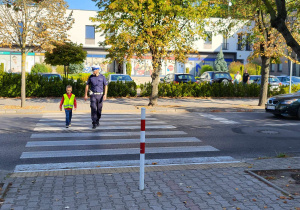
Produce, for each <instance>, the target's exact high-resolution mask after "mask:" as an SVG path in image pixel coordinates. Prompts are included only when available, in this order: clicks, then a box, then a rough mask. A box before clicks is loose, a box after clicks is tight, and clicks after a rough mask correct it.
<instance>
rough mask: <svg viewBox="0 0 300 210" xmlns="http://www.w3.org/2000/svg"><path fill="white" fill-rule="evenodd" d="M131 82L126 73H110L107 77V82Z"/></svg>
mask: <svg viewBox="0 0 300 210" xmlns="http://www.w3.org/2000/svg"><path fill="white" fill-rule="evenodd" d="M117 81H120V82H123V83H125V82H131V81H133V80H132V78H131V77H130V76H129V75H127V74H110V75H109V78H108V82H117Z"/></svg>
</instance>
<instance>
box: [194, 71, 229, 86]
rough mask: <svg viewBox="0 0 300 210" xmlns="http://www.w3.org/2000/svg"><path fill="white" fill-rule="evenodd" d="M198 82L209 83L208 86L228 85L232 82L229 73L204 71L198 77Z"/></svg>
mask: <svg viewBox="0 0 300 210" xmlns="http://www.w3.org/2000/svg"><path fill="white" fill-rule="evenodd" d="M199 81H200V82H209V83H210V84H212V83H223V84H228V83H232V81H233V80H232V78H231V76H230V74H229V72H220V71H206V72H204V73H203V74H202V75H201V76H200V78H199Z"/></svg>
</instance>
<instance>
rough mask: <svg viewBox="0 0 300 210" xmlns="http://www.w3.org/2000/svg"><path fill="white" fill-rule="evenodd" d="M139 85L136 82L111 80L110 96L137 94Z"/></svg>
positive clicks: (109, 86) (109, 85)
mask: <svg viewBox="0 0 300 210" xmlns="http://www.w3.org/2000/svg"><path fill="white" fill-rule="evenodd" d="M136 89H137V87H136V84H135V82H133V81H131V82H125V83H123V82H121V81H117V82H110V83H109V84H108V93H107V96H108V97H127V96H136V94H137V91H136Z"/></svg>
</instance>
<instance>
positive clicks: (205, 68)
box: [200, 65, 214, 74]
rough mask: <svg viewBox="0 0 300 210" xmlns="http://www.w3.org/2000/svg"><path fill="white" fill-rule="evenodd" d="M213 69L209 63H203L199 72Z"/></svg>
mask: <svg viewBox="0 0 300 210" xmlns="http://www.w3.org/2000/svg"><path fill="white" fill-rule="evenodd" d="M213 70H214V68H213V67H212V66H210V65H203V66H202V68H201V71H200V73H201V74H203V73H204V72H206V71H213Z"/></svg>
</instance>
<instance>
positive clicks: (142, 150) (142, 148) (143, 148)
mask: <svg viewBox="0 0 300 210" xmlns="http://www.w3.org/2000/svg"><path fill="white" fill-rule="evenodd" d="M145 144H146V143H145V142H141V144H140V154H145Z"/></svg>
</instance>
